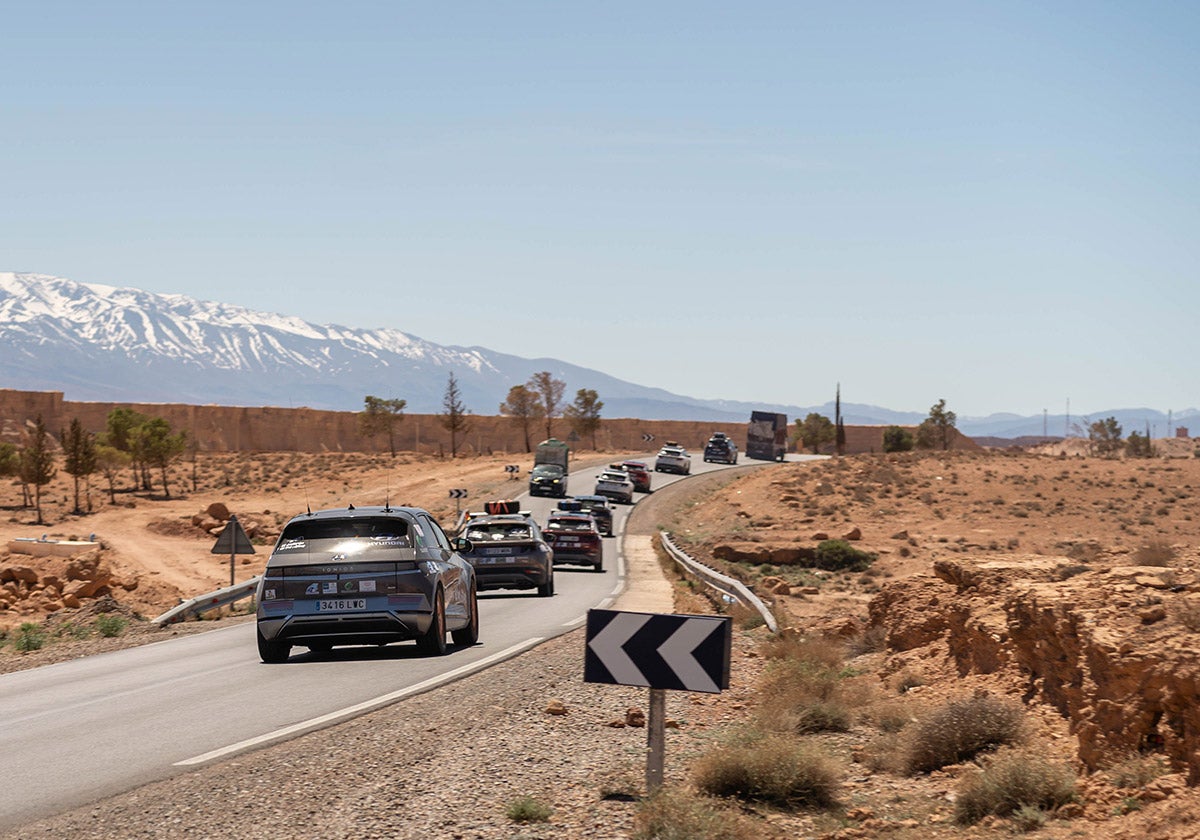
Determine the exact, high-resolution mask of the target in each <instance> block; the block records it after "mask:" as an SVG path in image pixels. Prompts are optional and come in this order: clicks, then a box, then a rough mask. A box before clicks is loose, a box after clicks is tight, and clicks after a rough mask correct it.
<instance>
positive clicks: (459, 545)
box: [454, 537, 475, 552]
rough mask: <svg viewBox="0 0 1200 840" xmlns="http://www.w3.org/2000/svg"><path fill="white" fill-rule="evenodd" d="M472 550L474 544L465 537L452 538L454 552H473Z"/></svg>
mask: <svg viewBox="0 0 1200 840" xmlns="http://www.w3.org/2000/svg"><path fill="white" fill-rule="evenodd" d="M474 548H475V544H474V543H473V542H471V541H470V540H469V539H467V538H466V537H455V538H454V550H455V551H459V552H464V551H465V552H469V551H473V550H474Z"/></svg>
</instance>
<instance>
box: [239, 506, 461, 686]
mask: <svg viewBox="0 0 1200 840" xmlns="http://www.w3.org/2000/svg"><path fill="white" fill-rule="evenodd" d="M470 547H471V546H470V544H469V541H462V542H460V543H459V544H458V549H459V550H456V549H455V545H453V544H452V543H451V541H450V539H449V537H447V536H446V534H445V532H444V531H442V529H441V527H440V526H439V525H438V524H437V522H435V521H434V519H433V517H432V516H431V515H430V514H429V512H428V511H425V510H422V509H421V508H412V507H395V508H394V507H389V506H387V505H385V506H383V507H361V508H355V507H353V506H349V507H345V508H335V509H330V510H321V511H317V512H315V513H313V512H309V513H304V514H301V515H299V516H295V517H292V519H291V520H290V521H289V522H288V523H287V525H285V526H284V528H283V532H282V533H281V534H280V535H279V539H278V541H277V542H276V543H275V548H274V549H273V550H272V552H271V556H270V557H269V558H268V559H267V567H266V571H265V572H264V573H263V576H262V579H261V580H260V581H259V584H258V589H257V591H256V600H257V603H258V616H257V625H258V627H257V630H258V632H257V636H258V653H259V656H260V657H261V658H262V661H263V662H267V663H278V662H285V661H287V659H288V657H289V655H290V654H291V650H292V648H293V647H295V646H300V647H307V648H308V649H309V650H311V651H314V652H317V653H322V652H326V651H328V650H330V649H331V648H332V647H334V646H335V645H382V644H387V643H389V642H398V641H404V640H407V639H415V640H416V642H417V645H418V647H420V649H421V650H422V651H424V652H425V653H426V654H429V655H433V656H437V655H441V654H444V653H445V652H446V632H447V631H449V632H450V636H451V638H452V639H453V640H454V643H455V644H456V645H462V646H468V645H473V644H475V642H476V641H478V639H479V604H478V599H477V597H476V587H477V584H476V578H475V569H474V567H473V566H472V565H471V564H470V563H469V562H467V560H466V559H464V558H463V556H462V555H461V554H460V553H459V551H460V550H469V549H470Z"/></svg>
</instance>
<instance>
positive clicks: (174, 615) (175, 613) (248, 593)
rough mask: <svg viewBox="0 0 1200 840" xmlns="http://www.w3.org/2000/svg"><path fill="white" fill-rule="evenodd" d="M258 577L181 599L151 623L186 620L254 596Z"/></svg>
mask: <svg viewBox="0 0 1200 840" xmlns="http://www.w3.org/2000/svg"><path fill="white" fill-rule="evenodd" d="M258 581H259V578H257V577H255V578H251V579H250V580H247V581H244V582H243V583H236V584H234V585H233V586H226V587H225V588H224V589H218V590H217V591H215V592H209V593H207V594H205V595H197V596H196V597H195V598H192V599H190V600H187V601H183V602H181V603H180V604H178V605H177V606H174V607H171V609H169V610H167V611H166V612H165V613H163V614H162V615H160V616H159V617H158V618H155V619H151V623H152V624H157V625H159V626H160V627H161V626H163V625H166V624H175V623H177V622H180V621H186V620H187V619H189V618H193V617H195V616H197V615H200V613H202V612H206V611H208V610H215V609H217V608H218V607H224V606H226V605H228V604H232V603H233V602H234V601H240V600H242V599H243V598H251V597H253V596H254V590H256V589H257V588H258Z"/></svg>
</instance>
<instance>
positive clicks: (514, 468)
mask: <svg viewBox="0 0 1200 840" xmlns="http://www.w3.org/2000/svg"><path fill="white" fill-rule="evenodd" d="M504 471H505V472H506V473H508V479H509V481H516V480H517V479H518V478H520V476H519V475H518V473H519V472H521V467H520V466H519V465H517V464H509V465H508V466H506V467H505V468H504Z"/></svg>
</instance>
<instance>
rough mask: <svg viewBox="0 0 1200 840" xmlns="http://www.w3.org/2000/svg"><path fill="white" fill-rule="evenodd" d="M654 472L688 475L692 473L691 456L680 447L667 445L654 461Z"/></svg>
mask: <svg viewBox="0 0 1200 840" xmlns="http://www.w3.org/2000/svg"><path fill="white" fill-rule="evenodd" d="M654 471H655V472H672V473H679V474H680V475H688V474H689V473H691V471H692V456H691V455H688V453H687V450H686V449H684V448H683V447H682V446H678V445H674V444H669V443H668V444H667V445H666V446H664V447H663V448H662V449H660V450H659V452H658V457H657V458H655V459H654Z"/></svg>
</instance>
